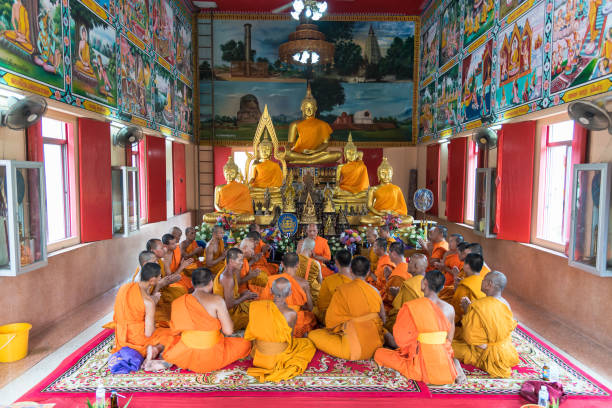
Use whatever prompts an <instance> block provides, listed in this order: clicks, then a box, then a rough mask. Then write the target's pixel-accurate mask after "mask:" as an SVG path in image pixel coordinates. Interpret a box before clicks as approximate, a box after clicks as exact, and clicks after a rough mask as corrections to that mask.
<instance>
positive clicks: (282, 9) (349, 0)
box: [271, 0, 355, 14]
mask: <svg viewBox="0 0 612 408" xmlns="http://www.w3.org/2000/svg"><path fill="white" fill-rule="evenodd" d="M334 2H344V3H354V2H355V0H334ZM292 7H293V1H290V2H289V3H286V4H285V5H283V6H280V7H277V8H275V9H273V10H272V11H271V12H272V13H274V14H282V13H284V12H285V11H286V10H288V9H291V8H292Z"/></svg>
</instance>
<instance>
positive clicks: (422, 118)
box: [419, 82, 436, 138]
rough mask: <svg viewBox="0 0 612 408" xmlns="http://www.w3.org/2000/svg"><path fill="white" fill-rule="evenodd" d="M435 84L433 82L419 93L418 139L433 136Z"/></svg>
mask: <svg viewBox="0 0 612 408" xmlns="http://www.w3.org/2000/svg"><path fill="white" fill-rule="evenodd" d="M435 92H436V84H435V83H434V82H432V83H430V84H429V85H427V86H426V87H425V88H423V89H421V91H420V92H419V101H420V103H419V138H423V137H425V136H431V135H433V134H434V104H435Z"/></svg>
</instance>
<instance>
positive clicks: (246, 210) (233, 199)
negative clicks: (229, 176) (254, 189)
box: [219, 181, 253, 214]
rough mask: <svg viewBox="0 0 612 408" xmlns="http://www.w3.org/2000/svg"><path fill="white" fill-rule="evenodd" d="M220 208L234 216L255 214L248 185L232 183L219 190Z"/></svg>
mask: <svg viewBox="0 0 612 408" xmlns="http://www.w3.org/2000/svg"><path fill="white" fill-rule="evenodd" d="M219 207H220V208H222V209H223V210H224V211H227V212H232V213H234V214H253V201H252V200H251V193H250V192H249V187H248V186H247V185H246V184H243V183H239V182H237V181H232V182H230V183H227V184H226V185H224V186H223V187H221V188H220V189H219Z"/></svg>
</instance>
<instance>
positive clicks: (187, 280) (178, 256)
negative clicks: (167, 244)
mask: <svg viewBox="0 0 612 408" xmlns="http://www.w3.org/2000/svg"><path fill="white" fill-rule="evenodd" d="M182 259H183V254H182V253H181V248H180V246H178V245H177V246H176V248H174V251H173V252H172V262H171V263H170V270H171V271H172V273H174V272H176V271H177V270H178V268H179V266H180V265H181V260H182ZM197 267H198V265H197V263H196V262H194V263H192V264H191V265H189V266H187V267H186V268H185V269H183V271H182V272H181V280H179V281H178V282H176V284H177V285H180V286H182V287H184V288H185V290H186V291H189V289H193V284H192V283H191V273H192V272H193V270H194V269H196V268H197Z"/></svg>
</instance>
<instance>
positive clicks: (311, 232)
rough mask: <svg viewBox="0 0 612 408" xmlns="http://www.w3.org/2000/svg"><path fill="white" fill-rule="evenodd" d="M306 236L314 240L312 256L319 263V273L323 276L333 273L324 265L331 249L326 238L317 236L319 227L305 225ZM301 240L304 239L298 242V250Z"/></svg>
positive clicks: (329, 256)
mask: <svg viewBox="0 0 612 408" xmlns="http://www.w3.org/2000/svg"><path fill="white" fill-rule="evenodd" d="M306 238H310V239H312V240H313V241H314V242H315V247H314V250H313V252H312V258H314V259H315V260H317V261H318V262H319V265H321V274H322V276H323V278H326V277H328V276H330V275H331V274H333V273H334V271H332V270H331V269H329V268H328V267H327V266H325V262H329V261H331V250H330V249H329V245H328V244H327V240H326V239H325V238H323V237H320V236H319V227H317V224H308V227H306ZM303 241H304V240H302V241H300V242H299V243H298V252H299V249H300V247H301V246H302V242H303Z"/></svg>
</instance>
